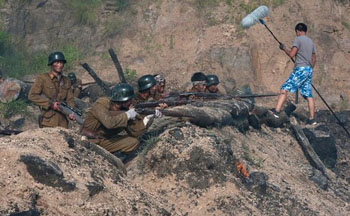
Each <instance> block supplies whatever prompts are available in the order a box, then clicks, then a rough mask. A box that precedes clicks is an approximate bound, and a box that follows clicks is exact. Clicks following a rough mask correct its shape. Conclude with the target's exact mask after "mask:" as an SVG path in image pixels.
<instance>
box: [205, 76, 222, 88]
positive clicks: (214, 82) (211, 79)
mask: <svg viewBox="0 0 350 216" xmlns="http://www.w3.org/2000/svg"><path fill="white" fill-rule="evenodd" d="M207 78H208V79H207V82H206V85H207V86H211V85H217V84H219V78H218V77H217V76H216V75H214V74H211V75H208V76H207Z"/></svg>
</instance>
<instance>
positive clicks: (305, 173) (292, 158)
mask: <svg viewBox="0 0 350 216" xmlns="http://www.w3.org/2000/svg"><path fill="white" fill-rule="evenodd" d="M303 113H304V112H303V111H300V110H299V109H297V111H296V112H295V113H294V114H293V115H294V117H292V118H296V120H295V121H298V122H299V123H300V124H301V126H303V128H304V131H307V130H308V131H312V132H311V134H314V135H315V136H316V138H317V139H320V137H321V141H324V140H326V141H327V142H328V141H329V136H328V135H329V134H330V135H331V136H332V137H333V138H335V139H334V144H335V146H336V149H337V160H336V163H335V164H333V167H330V166H331V165H332V163H327V158H322V159H326V160H323V161H324V163H325V164H326V165H327V166H328V167H329V169H327V176H328V178H327V177H325V175H323V174H322V173H321V172H320V171H318V170H317V169H315V168H314V166H313V165H312V164H310V160H308V158H307V157H305V154H304V152H303V151H302V149H301V147H300V145H299V143H298V141H297V140H296V138H295V136H294V133H293V130H292V129H290V128H289V126H288V124H286V125H285V126H283V127H278V128H274V127H268V126H267V125H265V124H263V125H262V126H261V129H254V128H252V127H249V128H248V130H246V131H241V130H239V128H237V127H235V126H232V125H226V126H218V125H217V126H209V127H199V126H196V125H194V124H192V123H190V122H186V121H176V123H175V124H172V125H169V126H167V127H163V129H162V130H160V131H159V130H158V131H157V132H156V131H154V132H149V133H147V134H145V135H144V136H142V137H141V147H140V149H139V153H138V156H137V157H136V158H134V159H133V160H132V161H130V162H128V163H127V164H126V166H125V167H126V172H127V175H125V172H124V171H125V167H124V166H123V165H121V164H120V161H119V160H117V159H116V158H115V157H114V156H112V155H110V154H109V153H107V152H105V151H104V150H102V149H101V148H99V147H97V146H95V145H93V144H90V143H88V142H86V141H82V140H81V139H82V138H81V136H80V135H78V134H77V133H76V132H77V131H78V128H76V129H72V130H64V129H31V130H27V131H25V132H23V133H20V134H19V135H12V136H5V137H2V138H0V148H1V151H0V158H1V161H2V162H1V164H2V166H1V170H0V171H1V173H2V175H1V177H0V187H1V190H0V191H1V196H0V197H1V200H0V213H1V214H2V215H16V214H18V213H22V214H24V215H348V214H349V213H350V206H349V202H350V191H349V189H348V188H349V173H348V171H347V169H345V168H346V165H347V163H348V162H347V161H348V160H347V156H346V155H348V153H347V148H346V146H347V142H348V141H347V140H348V139H347V137H345V136H344V131H342V128H339V126H338V125H336V124H335V122H334V120H333V119H332V118H331V116H330V115H328V113H327V112H326V111H323V112H319V113H318V114H317V116H318V120H320V121H321V122H324V123H326V124H323V123H320V124H319V125H318V126H316V127H310V126H304V123H303V122H302V119H303V118H302V117H300V116H302V115H303ZM304 114H305V113H304ZM343 114H346V113H339V114H338V115H340V116H341V115H343ZM341 119H342V120H343V121H345V124H346V125H347V124H349V120H348V119H347V118H346V115H344V118H341ZM157 121H158V120H157ZM157 121H156V122H155V123H154V124H157ZM158 123H159V122H158ZM324 127H326V128H328V130H329V131H330V132H329V131H328V133H323V134H328V135H327V136H325V135H323V136H319V135H317V134H318V132H317V131H318V130H325V129H324ZM320 128H321V129H320ZM315 131H316V132H315ZM305 134H307V133H306V132H305ZM316 138H314V139H316ZM316 141H317V142H320V140H316ZM310 143H311V144H314V142H313V141H312V139H310ZM314 148H315V150H316V151H317V150H318V149H319V148H318V147H317V146H315V145H314ZM328 156H329V155H328ZM320 158H321V156H320ZM328 159H329V158H328ZM328 162H329V160H328ZM239 164H240V165H243V166H244V167H245V168H246V169H247V172H248V173H249V177H248V178H246V177H245V175H244V173H243V171H242V170H241V169H238V165H239Z"/></svg>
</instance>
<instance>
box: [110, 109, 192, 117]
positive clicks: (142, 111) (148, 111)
mask: <svg viewBox="0 0 350 216" xmlns="http://www.w3.org/2000/svg"><path fill="white" fill-rule="evenodd" d="M135 112H137V113H138V114H140V115H151V114H155V113H156V111H155V110H154V109H143V108H138V109H135ZM161 112H162V114H163V115H164V116H171V117H193V116H192V115H189V114H184V113H182V112H178V111H172V110H161ZM122 113H125V111H121V110H118V111H109V114H110V115H112V116H115V115H119V114H122Z"/></svg>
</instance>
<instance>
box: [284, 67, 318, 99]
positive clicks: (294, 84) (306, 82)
mask: <svg viewBox="0 0 350 216" xmlns="http://www.w3.org/2000/svg"><path fill="white" fill-rule="evenodd" d="M311 80H312V67H310V66H307V67H296V68H294V70H293V72H292V73H291V74H290V76H289V78H288V79H287V81H286V82H285V83H284V84H283V85H282V87H281V90H286V91H289V92H291V93H294V92H296V91H297V90H298V89H300V94H301V95H302V96H303V97H306V98H312V85H311Z"/></svg>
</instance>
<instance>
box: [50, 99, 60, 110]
mask: <svg viewBox="0 0 350 216" xmlns="http://www.w3.org/2000/svg"><path fill="white" fill-rule="evenodd" d="M58 105H60V102H57V101H56V102H52V103H51V105H50V108H51V109H53V110H58V111H59V110H60V108H59V107H58Z"/></svg>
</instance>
